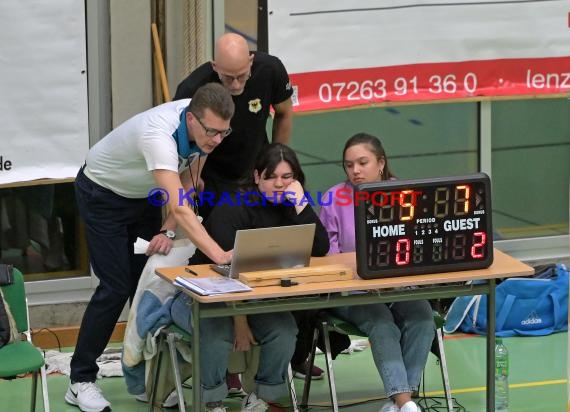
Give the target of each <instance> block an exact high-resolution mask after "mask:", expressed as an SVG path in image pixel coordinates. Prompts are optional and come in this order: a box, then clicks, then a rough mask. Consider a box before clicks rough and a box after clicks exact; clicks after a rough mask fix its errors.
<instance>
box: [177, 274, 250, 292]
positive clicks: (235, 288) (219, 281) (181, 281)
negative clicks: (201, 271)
mask: <svg viewBox="0 0 570 412" xmlns="http://www.w3.org/2000/svg"><path fill="white" fill-rule="evenodd" d="M174 284H175V285H178V286H182V287H184V288H186V289H189V290H191V291H192V292H196V293H198V294H200V295H204V296H208V295H219V294H222V293H235V292H251V291H252V290H253V289H251V288H250V287H249V286H247V285H245V284H243V283H241V282H240V281H239V280H237V279H232V278H226V277H223V276H214V277H208V278H198V277H197V278H188V277H182V276H178V277H177V278H176V280H175V281H174Z"/></svg>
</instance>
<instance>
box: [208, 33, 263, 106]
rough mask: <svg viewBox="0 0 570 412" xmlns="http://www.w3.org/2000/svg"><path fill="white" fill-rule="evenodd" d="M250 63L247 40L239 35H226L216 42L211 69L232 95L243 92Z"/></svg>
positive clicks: (251, 59)
mask: <svg viewBox="0 0 570 412" xmlns="http://www.w3.org/2000/svg"><path fill="white" fill-rule="evenodd" d="M252 62H253V55H251V54H250V53H249V46H248V45H247V40H246V39H245V38H243V37H242V36H240V35H239V34H235V33H226V34H224V35H222V36H221V37H220V38H218V40H217V41H216V47H215V50H214V60H213V61H212V67H213V69H214V70H215V71H216V72H217V73H218V75H219V77H220V80H221V81H222V84H223V85H224V86H226V87H227V88H228V89H229V90H230V92H231V93H232V94H233V95H239V94H241V93H242V92H243V89H244V87H245V83H246V81H247V79H249V76H250V74H251V64H252Z"/></svg>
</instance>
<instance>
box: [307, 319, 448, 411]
mask: <svg viewBox="0 0 570 412" xmlns="http://www.w3.org/2000/svg"><path fill="white" fill-rule="evenodd" d="M319 316H320V318H319V321H318V326H317V327H316V328H315V330H314V334H313V346H312V350H311V353H310V354H309V365H310V367H309V370H311V367H312V366H313V364H314V362H315V354H316V349H317V342H318V339H319V336H320V335H321V334H322V336H323V341H324V345H325V350H324V355H325V362H326V363H325V369H326V372H327V378H328V382H329V393H330V398H331V407H332V410H333V411H334V412H338V408H339V405H338V399H337V394H336V385H335V380H334V371H333V364H332V356H331V345H330V339H329V332H330V331H336V332H339V333H344V334H346V335H352V336H360V337H363V338H368V336H367V335H366V334H365V333H364V332H362V331H361V330H360V329H358V328H357V327H356V326H355V325H354V324H352V323H350V322H347V321H345V320H342V319H340V318H338V317H336V316H334V315H332V314H330V313H329V312H321V314H320V315H319ZM433 317H434V323H435V328H436V335H435V338H434V344H433V345H432V352H433V353H434V355H436V356H437V357H438V359H439V365H440V368H441V376H442V381H443V388H444V392H445V400H446V403H447V410H448V411H449V412H452V411H453V400H452V397H451V387H450V384H449V375H448V373H447V362H446V359H445V351H444V347H443V332H442V329H443V325H444V324H445V319H444V318H443V317H442V316H441V315H440V314H439V313H438V312H436V311H434V312H433ZM310 389H311V376H310V374H307V375H306V376H305V384H304V387H303V397H302V400H301V404H300V405H299V406H300V407H301V409H306V408H307V406H308V401H309V391H310Z"/></svg>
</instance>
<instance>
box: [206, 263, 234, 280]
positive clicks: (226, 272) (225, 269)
mask: <svg viewBox="0 0 570 412" xmlns="http://www.w3.org/2000/svg"><path fill="white" fill-rule="evenodd" d="M210 268H211V269H212V270H213V271H214V272H217V273H219V274H220V275H222V276H226V277H228V278H229V277H230V273H231V270H232V265H210Z"/></svg>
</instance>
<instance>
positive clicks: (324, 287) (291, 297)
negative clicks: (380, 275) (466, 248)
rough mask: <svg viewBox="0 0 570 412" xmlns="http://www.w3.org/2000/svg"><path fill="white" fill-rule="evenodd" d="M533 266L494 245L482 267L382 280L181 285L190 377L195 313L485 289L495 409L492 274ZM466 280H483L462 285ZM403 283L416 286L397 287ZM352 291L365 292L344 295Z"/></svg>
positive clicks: (175, 272)
mask: <svg viewBox="0 0 570 412" xmlns="http://www.w3.org/2000/svg"><path fill="white" fill-rule="evenodd" d="M331 264H345V265H348V266H350V267H352V268H353V269H354V272H355V273H356V256H355V253H354V252H353V253H341V254H337V255H332V256H325V257H320V258H311V266H320V265H331ZM186 267H187V266H178V267H171V268H159V269H157V270H156V273H157V275H158V276H160V277H162V278H163V279H165V280H167V281H169V282H173V281H174V279H175V278H176V277H177V276H188V277H189V276H192V275H191V274H189V273H187V272H186V271H185V268H186ZM190 267H191V268H192V270H194V271H195V272H196V273H197V274H198V276H199V277H209V276H219V275H218V274H216V273H215V272H214V271H213V270H212V269H210V267H209V265H193V266H190ZM533 273H534V270H533V269H532V268H531V267H530V266H528V265H526V264H524V263H522V262H520V261H518V260H517V259H515V258H513V257H511V256H508V255H506V254H505V253H503V252H501V251H499V250H497V249H495V250H494V261H493V264H492V265H491V266H490V267H488V268H486V269H478V270H464V271H458V272H445V273H432V274H424V275H411V276H402V277H392V278H384V279H367V280H365V279H360V278H357V279H352V280H344V281H335V282H319V283H305V284H300V285H295V286H291V287H281V286H264V287H256V288H254V290H253V291H252V292H245V293H232V294H223V295H215V296H200V295H197V294H195V293H193V292H192V291H189V290H187V289H183V290H184V291H185V292H186V293H188V294H189V295H190V296H191V297H192V298H193V301H194V304H193V305H192V327H193V333H192V354H193V357H192V376H194V377H199V376H200V366H201V365H200V357H199V355H198V354H199V353H200V351H199V349H200V340H199V334H200V322H199V321H198V320H199V319H200V318H213V317H222V316H232V315H237V314H244V315H247V314H253V313H269V312H284V311H293V310H306V309H324V308H333V307H338V306H347V305H365V304H371V303H380V302H382V303H386V302H397V301H408V300H420V299H440V298H449V297H455V296H461V295H477V294H486V295H488V299H487V324H488V333H487V364H486V376H487V379H486V380H487V388H486V389H487V390H486V403H487V408H486V410H487V411H491V412H492V411H494V410H495V376H494V370H495V316H494V315H495V279H497V278H504V277H514V276H529V275H531V274H533ZM466 281H483V282H480V283H477V284H465V282H466ZM405 286H421V287H419V288H414V289H402V288H403V287H405ZM357 290H367V291H370V292H369V293H366V294H349V293H348V292H351V291H357ZM215 302H226V303H227V305H226V307H218V308H208V305H206V304H207V303H215ZM192 393H193V405H200V404H201V394H200V384H199V379H196V380H195V382H194V384H193V385H192Z"/></svg>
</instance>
